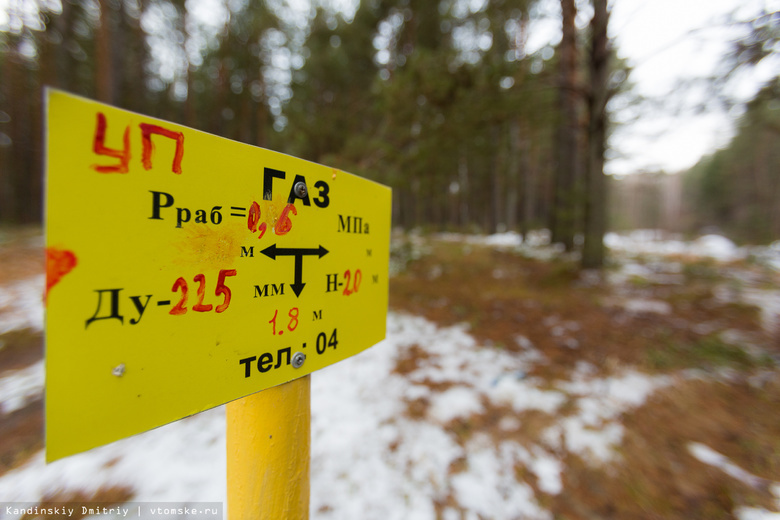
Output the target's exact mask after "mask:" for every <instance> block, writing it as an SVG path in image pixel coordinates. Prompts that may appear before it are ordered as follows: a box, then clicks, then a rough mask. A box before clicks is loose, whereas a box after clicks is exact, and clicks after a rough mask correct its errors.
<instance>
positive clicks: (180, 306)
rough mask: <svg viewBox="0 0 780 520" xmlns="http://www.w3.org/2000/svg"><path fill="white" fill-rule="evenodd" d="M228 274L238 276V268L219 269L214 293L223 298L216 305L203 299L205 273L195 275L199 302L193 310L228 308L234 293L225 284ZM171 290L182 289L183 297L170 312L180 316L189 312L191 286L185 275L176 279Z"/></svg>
mask: <svg viewBox="0 0 780 520" xmlns="http://www.w3.org/2000/svg"><path fill="white" fill-rule="evenodd" d="M228 276H236V270H235V269H222V270H220V271H219V278H218V279H217V289H216V290H215V291H214V294H215V295H217V296H220V295H222V296H223V300H222V303H220V304H219V305H217V306H216V308H214V306H213V305H212V304H210V303H209V304H204V303H203V299H204V298H205V297H206V277H205V276H204V275H203V274H198V275H195V278H194V279H193V281H194V282H196V283H197V284H198V302H197V303H196V304H195V305H193V306H192V310H193V311H195V312H208V311H210V310H211V309H214V311H215V312H225V310H227V308H228V306H229V305H230V298H231V297H232V295H233V294H232V293H231V292H230V288H229V287H228V286H227V285H225V278H227V277H228ZM171 291H173V292H178V291H181V298H180V299H179V302H178V303H177V304H176V305H175V306H174V307H173V309H171V310H170V312H169V314H173V315H174V316H179V315H182V314H186V313H187V307H186V305H187V297H188V292H189V287H188V286H187V280H185V279H184V278H183V277H179V278H177V279H176V281H175V282H174V283H173V287H172V288H171Z"/></svg>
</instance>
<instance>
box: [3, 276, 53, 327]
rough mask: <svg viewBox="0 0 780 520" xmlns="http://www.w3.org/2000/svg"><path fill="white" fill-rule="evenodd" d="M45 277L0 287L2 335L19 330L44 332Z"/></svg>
mask: <svg viewBox="0 0 780 520" xmlns="http://www.w3.org/2000/svg"><path fill="white" fill-rule="evenodd" d="M45 284H46V280H45V277H44V276H43V275H38V276H33V277H32V278H28V279H26V280H20V281H18V282H14V283H11V284H9V285H6V286H4V287H0V334H5V333H6V332H10V331H12V330H17V329H27V328H31V329H35V330H43V291H44V287H45Z"/></svg>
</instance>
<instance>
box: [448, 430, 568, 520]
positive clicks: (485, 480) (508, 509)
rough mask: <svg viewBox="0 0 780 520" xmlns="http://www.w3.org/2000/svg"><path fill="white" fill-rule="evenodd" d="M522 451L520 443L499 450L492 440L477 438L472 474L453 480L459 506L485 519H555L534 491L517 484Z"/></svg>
mask: <svg viewBox="0 0 780 520" xmlns="http://www.w3.org/2000/svg"><path fill="white" fill-rule="evenodd" d="M518 450H523V449H522V448H521V447H519V446H518V445H517V444H516V443H506V442H505V443H501V444H499V445H498V446H497V447H496V446H494V442H493V440H492V439H490V438H488V437H486V436H483V435H476V436H475V438H474V439H473V440H472V441H471V442H469V445H468V449H467V453H468V455H467V458H466V466H467V468H468V471H465V472H462V473H456V474H455V475H454V476H453V477H452V480H451V485H452V490H453V495H454V496H455V497H456V500H457V502H458V504H459V505H460V506H461V507H463V508H465V509H466V510H468V511H470V512H473V513H475V514H476V515H478V516H479V517H482V518H495V519H497V520H499V519H507V520H509V519H514V518H528V519H540V520H547V519H552V514H551V513H550V512H549V511H546V510H544V509H542V508H541V507H540V506H539V504H538V503H537V502H536V498H535V496H534V491H533V489H532V488H531V487H530V486H529V485H528V484H525V483H522V482H518V481H517V477H516V476H515V469H514V464H515V462H521V457H520V456H518V453H517V452H518Z"/></svg>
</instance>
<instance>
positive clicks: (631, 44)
mask: <svg viewBox="0 0 780 520" xmlns="http://www.w3.org/2000/svg"><path fill="white" fill-rule="evenodd" d="M610 5H611V6H612V18H611V20H610V24H611V31H610V32H611V36H612V37H614V39H615V44H616V45H617V48H618V52H619V54H620V55H621V56H623V57H625V58H628V59H629V63H630V65H632V66H633V67H634V70H633V72H632V74H631V80H632V81H633V82H634V83H635V84H636V89H637V91H638V92H639V93H641V94H643V95H645V96H650V97H654V98H656V99H672V97H673V96H674V95H675V94H676V93H677V92H676V89H675V86H676V84H677V81H678V80H680V79H693V78H696V77H706V76H709V75H712V74H716V73H717V72H718V71H719V70H720V69H719V67H721V66H722V57H723V55H724V54H725V52H727V50H728V44H729V41H730V40H731V39H732V38H733V37H734V36H735V35H736V32H735V30H734V29H733V28H731V29H729V28H728V26H727V25H725V24H726V22H727V20H728V18H729V15H731V14H732V13H735V11H736V14H737V16H738V17H740V18H743V19H745V18H750V17H753V16H755V14H756V13H758V12H759V11H760V9H761V8H762V7H764V8H766V9H768V10H772V11H777V10H779V9H780V0H612V2H611V3H610ZM779 71H780V63H778V60H777V59H773V60H771V61H769V60H765V62H764V63H762V64H761V66H760V67H759V68H758V69H756V70H755V71H752V72H751V73H749V74H744V75H743V76H742V77H741V80H740V81H738V82H735V83H734V84H733V85H732V88H731V93H732V94H733V95H735V96H737V97H738V98H739V99H741V100H743V101H744V100H748V99H750V98H751V97H752V96H753V95H754V94H755V93H756V92H757V90H758V88H759V87H760V85H761V84H762V83H764V82H766V81H768V80H769V79H770V78H771V77H772V76H774V75H777V74H778V72H779ZM700 101H702V99H701V94H699V97H698V98H697V97H695V96H694V98H693V99H690V100H689V105H694V104H696V102H700ZM665 112H666V111H661V110H658V111H655V112H654V113H645V114H643V117H642V118H641V119H640V121H638V122H636V123H634V124H632V125H629V126H628V127H626V128H625V129H622V130H618V132H617V133H616V135H615V136H614V139H613V142H612V145H613V147H614V148H615V149H616V150H618V151H619V152H620V154H621V155H622V156H623V157H622V158H616V159H613V160H611V161H610V162H609V164H608V166H607V169H608V171H610V172H611V173H631V172H634V171H636V170H643V169H645V170H654V169H664V170H666V171H668V172H675V171H679V170H682V169H685V168H688V167H690V166H692V165H693V164H695V163H696V162H697V161H698V159H699V158H700V157H701V156H702V155H705V154H707V153H710V152H712V151H714V150H715V149H716V148H718V147H720V146H723V145H724V144H726V143H727V142H728V139H729V138H730V137H731V136H732V135H733V125H732V121H733V119H734V117H731V118H729V117H728V115H727V114H726V113H725V112H720V113H717V112H715V113H705V114H701V115H698V116H694V115H692V114H690V113H689V114H682V115H680V116H677V117H674V116H672V115H670V114H668V113H665ZM732 115H734V114H732Z"/></svg>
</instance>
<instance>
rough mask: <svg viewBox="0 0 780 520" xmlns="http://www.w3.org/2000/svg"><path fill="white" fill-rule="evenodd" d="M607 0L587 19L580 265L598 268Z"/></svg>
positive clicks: (602, 211) (603, 189) (603, 224)
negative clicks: (583, 225)
mask: <svg viewBox="0 0 780 520" xmlns="http://www.w3.org/2000/svg"><path fill="white" fill-rule="evenodd" d="M608 20H609V12H608V11H607V0H593V19H592V20H591V22H590V33H591V40H590V56H589V58H590V59H589V61H588V72H589V88H588V134H587V142H588V148H587V163H586V175H585V180H586V184H587V196H586V205H585V233H584V238H585V242H584V244H583V250H582V266H583V267H586V268H594V267H601V266H602V264H603V263H604V233H605V231H606V207H607V200H606V199H607V193H606V179H605V178H604V150H605V148H606V139H607V100H608V97H609V85H608V79H609V60H610V50H609V39H608V37H607V23H608Z"/></svg>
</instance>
